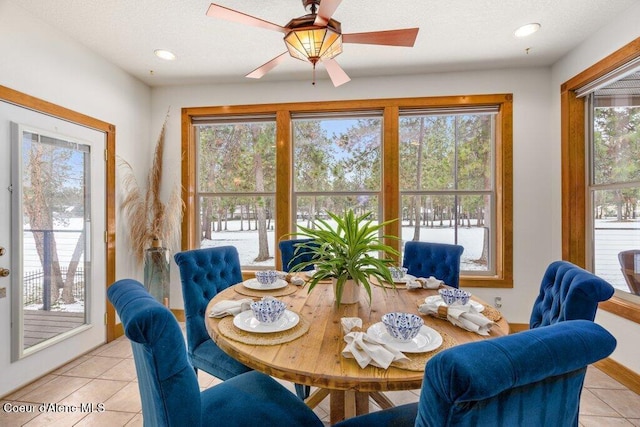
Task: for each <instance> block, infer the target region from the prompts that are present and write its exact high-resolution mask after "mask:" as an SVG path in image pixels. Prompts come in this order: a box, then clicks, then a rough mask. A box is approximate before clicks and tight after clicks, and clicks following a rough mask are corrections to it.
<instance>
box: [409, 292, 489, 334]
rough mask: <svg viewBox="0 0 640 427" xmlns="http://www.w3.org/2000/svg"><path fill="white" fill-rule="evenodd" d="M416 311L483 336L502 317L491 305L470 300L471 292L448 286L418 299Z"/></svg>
mask: <svg viewBox="0 0 640 427" xmlns="http://www.w3.org/2000/svg"><path fill="white" fill-rule="evenodd" d="M418 312H419V313H420V314H423V315H430V316H433V317H436V318H439V319H444V320H448V321H449V322H450V323H452V324H453V325H455V326H458V327H460V328H462V329H466V330H468V331H471V332H475V333H477V334H479V335H485V336H487V335H489V333H490V331H491V328H492V327H493V326H495V322H497V321H498V320H500V318H501V317H502V316H501V315H500V313H499V312H498V311H497V310H495V309H493V310H492V307H488V306H484V305H483V304H480V303H479V302H477V301H474V300H472V299H471V292H468V291H465V290H463V289H458V288H449V287H447V288H442V289H439V290H438V295H432V296H429V297H426V298H425V299H424V300H420V301H419V302H418ZM496 313H497V314H496Z"/></svg>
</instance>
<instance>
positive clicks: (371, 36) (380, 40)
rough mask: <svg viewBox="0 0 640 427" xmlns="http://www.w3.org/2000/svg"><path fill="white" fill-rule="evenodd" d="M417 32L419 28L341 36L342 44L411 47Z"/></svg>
mask: <svg viewBox="0 0 640 427" xmlns="http://www.w3.org/2000/svg"><path fill="white" fill-rule="evenodd" d="M418 30H419V28H404V29H401V30H388V31H373V32H370V33H352V34H343V35H342V42H343V43H361V44H379V45H385V46H406V47H413V45H414V43H415V42H416V37H417V36H418Z"/></svg>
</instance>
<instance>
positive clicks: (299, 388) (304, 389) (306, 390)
mask: <svg viewBox="0 0 640 427" xmlns="http://www.w3.org/2000/svg"><path fill="white" fill-rule="evenodd" d="M295 386H296V395H297V396H298V397H299V398H300V400H305V399H306V398H307V397H309V394H310V393H311V386H308V385H304V384H296V385H295Z"/></svg>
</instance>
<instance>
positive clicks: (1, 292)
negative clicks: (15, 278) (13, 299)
mask: <svg viewBox="0 0 640 427" xmlns="http://www.w3.org/2000/svg"><path fill="white" fill-rule="evenodd" d="M6 297H7V288H0V298H6Z"/></svg>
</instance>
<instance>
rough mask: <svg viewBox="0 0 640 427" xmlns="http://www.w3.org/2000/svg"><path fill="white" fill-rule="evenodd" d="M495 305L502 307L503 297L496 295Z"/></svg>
mask: <svg viewBox="0 0 640 427" xmlns="http://www.w3.org/2000/svg"><path fill="white" fill-rule="evenodd" d="M493 306H494V307H495V308H500V307H502V297H495V298H494V299H493Z"/></svg>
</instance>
